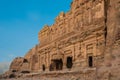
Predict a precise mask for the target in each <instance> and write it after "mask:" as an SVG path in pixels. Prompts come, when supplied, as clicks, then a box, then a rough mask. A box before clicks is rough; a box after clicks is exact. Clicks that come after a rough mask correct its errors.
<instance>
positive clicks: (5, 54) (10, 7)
mask: <svg viewBox="0 0 120 80" xmlns="http://www.w3.org/2000/svg"><path fill="white" fill-rule="evenodd" d="M71 2H72V0H0V62H1V63H2V62H11V61H12V60H13V58H14V57H16V56H24V55H25V53H27V52H28V51H29V49H31V48H32V47H33V46H35V45H36V44H37V43H38V32H39V31H40V29H41V28H42V27H43V26H44V25H45V24H48V25H51V24H53V23H54V19H55V17H56V16H57V15H58V14H59V13H60V12H61V11H64V12H66V11H68V10H69V9H70V4H71Z"/></svg>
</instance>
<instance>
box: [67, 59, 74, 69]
mask: <svg viewBox="0 0 120 80" xmlns="http://www.w3.org/2000/svg"><path fill="white" fill-rule="evenodd" d="M72 65H73V62H72V57H67V64H66V66H67V68H72Z"/></svg>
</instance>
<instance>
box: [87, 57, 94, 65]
mask: <svg viewBox="0 0 120 80" xmlns="http://www.w3.org/2000/svg"><path fill="white" fill-rule="evenodd" d="M88 65H89V67H93V57H92V56H89V57H88Z"/></svg>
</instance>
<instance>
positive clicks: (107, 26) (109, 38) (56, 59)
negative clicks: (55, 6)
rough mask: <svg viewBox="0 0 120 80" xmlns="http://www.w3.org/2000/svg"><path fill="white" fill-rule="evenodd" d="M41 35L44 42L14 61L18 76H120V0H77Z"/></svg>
mask: <svg viewBox="0 0 120 80" xmlns="http://www.w3.org/2000/svg"><path fill="white" fill-rule="evenodd" d="M38 38H39V41H40V44H38V45H37V46H35V47H33V48H32V49H31V50H30V51H29V52H28V53H27V54H26V55H25V56H24V57H23V58H21V57H20V58H16V59H14V60H13V62H12V63H11V66H10V70H11V71H12V72H13V73H15V72H17V73H15V74H17V76H18V75H19V74H20V73H24V72H25V73H27V72H31V73H32V72H35V73H39V76H40V77H42V76H44V77H50V78H51V77H60V76H63V75H65V76H64V77H66V76H67V78H69V77H71V76H74V77H75V78H73V79H78V80H79V79H80V80H120V77H119V75H120V69H119V67H120V53H119V52H120V0H114V1H113V0H73V2H72V4H71V9H70V11H68V12H67V13H64V12H61V13H60V14H59V15H58V16H57V17H56V19H55V23H54V24H53V25H51V26H48V25H45V26H44V28H43V29H42V30H41V31H40V32H39V35H38ZM58 71H60V72H58ZM43 72H45V73H43ZM28 76H32V77H33V76H38V74H37V75H35V74H32V75H28Z"/></svg>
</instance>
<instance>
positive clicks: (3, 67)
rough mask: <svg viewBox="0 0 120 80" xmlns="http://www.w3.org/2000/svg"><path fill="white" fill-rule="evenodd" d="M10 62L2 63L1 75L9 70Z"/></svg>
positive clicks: (0, 65) (0, 64)
mask: <svg viewBox="0 0 120 80" xmlns="http://www.w3.org/2000/svg"><path fill="white" fill-rule="evenodd" d="M9 66H10V62H0V74H2V73H4V72H5V71H7V70H8V69H9Z"/></svg>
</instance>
